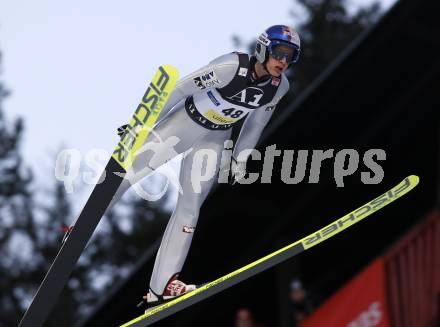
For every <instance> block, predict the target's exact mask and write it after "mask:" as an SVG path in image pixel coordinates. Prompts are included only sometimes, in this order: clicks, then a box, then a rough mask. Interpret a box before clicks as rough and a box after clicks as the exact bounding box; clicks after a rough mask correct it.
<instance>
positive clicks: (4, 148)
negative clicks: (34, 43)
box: [0, 57, 42, 326]
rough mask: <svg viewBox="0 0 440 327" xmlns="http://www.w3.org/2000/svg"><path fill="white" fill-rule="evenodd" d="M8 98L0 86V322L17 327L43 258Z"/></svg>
mask: <svg viewBox="0 0 440 327" xmlns="http://www.w3.org/2000/svg"><path fill="white" fill-rule="evenodd" d="M0 58H1V57H0ZM8 95H9V91H8V90H7V89H6V87H5V86H4V84H3V83H0V226H1V228H0V252H1V253H2V255H1V256H0V321H1V324H2V325H4V326H16V325H17V323H18V321H19V319H20V317H21V314H22V313H23V312H24V309H25V307H26V306H27V302H28V301H29V299H30V298H31V296H32V295H33V292H34V291H35V289H36V286H37V285H36V284H35V283H33V282H28V280H32V279H33V280H35V278H38V277H39V273H40V272H39V271H38V270H35V267H36V266H38V264H39V262H41V260H42V258H41V257H39V256H35V252H36V246H35V244H36V243H37V242H38V239H39V235H38V233H37V232H36V228H35V217H34V215H33V212H32V207H33V197H32V192H31V182H32V173H31V171H30V169H26V168H25V167H24V165H23V160H22V157H21V155H20V141H21V137H22V132H23V121H22V120H21V119H16V120H15V121H13V122H12V123H9V122H8V121H7V119H6V117H5V115H4V113H3V104H4V101H5V99H6V98H7V97H8Z"/></svg>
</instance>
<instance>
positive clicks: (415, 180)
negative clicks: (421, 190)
mask: <svg viewBox="0 0 440 327" xmlns="http://www.w3.org/2000/svg"><path fill="white" fill-rule="evenodd" d="M406 179H408V180H409V181H410V182H411V184H413V185H414V186H416V185H417V184H419V181H420V178H419V176H417V175H409V176H408V177H407V178H406Z"/></svg>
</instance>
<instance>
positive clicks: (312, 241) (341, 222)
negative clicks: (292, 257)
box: [120, 175, 419, 327]
mask: <svg viewBox="0 0 440 327" xmlns="http://www.w3.org/2000/svg"><path fill="white" fill-rule="evenodd" d="M418 183H419V177H418V176H415V175H411V176H408V177H407V178H405V179H404V180H403V181H402V182H401V183H399V184H398V185H397V186H395V187H394V188H392V189H391V190H390V191H388V192H386V193H384V194H383V195H381V196H379V197H377V198H375V199H374V200H372V201H370V202H368V203H367V204H365V205H363V206H362V207H360V208H358V209H356V210H354V211H352V212H350V213H349V214H347V215H345V216H343V217H342V218H339V219H337V220H335V221H334V222H333V223H331V224H329V225H327V226H325V227H324V228H322V229H320V230H318V231H317V232H314V233H312V234H310V235H308V236H306V237H304V238H302V239H301V240H299V241H296V242H294V243H291V244H289V245H287V246H285V247H283V248H281V249H279V250H277V251H275V252H273V253H270V254H268V255H266V256H264V257H262V258H261V259H258V260H256V261H254V262H252V263H250V264H248V265H246V266H244V267H242V268H240V269H237V270H235V271H233V272H231V273H229V274H227V275H224V276H223V277H220V278H218V279H216V280H214V281H212V282H209V283H207V284H205V285H203V286H201V287H200V288H197V289H196V290H194V291H191V292H189V293H187V294H184V295H182V296H180V297H178V298H176V299H174V300H172V301H170V302H167V303H164V304H162V305H160V306H157V307H156V308H154V309H152V310H151V311H148V312H147V313H145V314H143V315H141V316H139V317H137V318H135V319H133V320H131V321H129V322H127V323H125V324H123V325H121V326H120V327H127V326H132V325H133V324H135V323H137V322H140V321H142V320H144V319H147V318H148V317H151V316H153V315H154V314H156V313H158V312H161V311H163V310H165V309H167V308H169V307H172V306H173V305H175V304H177V303H179V302H182V301H185V300H186V299H188V298H191V297H193V296H196V295H197V294H200V293H202V292H204V291H206V290H207V289H209V288H211V287H213V286H215V285H217V284H219V283H222V282H224V281H226V280H228V279H230V278H232V277H234V276H237V275H239V274H241V273H243V272H245V271H247V270H249V269H252V268H253V267H255V266H258V265H260V264H262V263H263V262H265V261H267V260H269V259H271V258H274V257H276V256H277V255H279V254H281V253H283V252H286V251H287V250H289V249H292V248H294V247H296V246H298V245H301V246H302V247H303V249H304V250H307V249H309V248H311V247H313V246H315V245H317V244H319V243H321V242H322V241H325V240H326V239H328V238H330V237H332V236H334V235H336V234H338V233H340V232H342V231H343V230H345V229H347V228H348V227H350V226H352V225H354V224H355V223H357V222H359V221H361V220H362V219H364V218H366V217H368V216H369V215H371V214H372V213H374V212H376V211H378V210H379V209H381V208H383V207H384V206H386V205H388V204H390V203H391V202H393V201H395V200H397V199H398V198H400V197H401V196H402V195H404V194H406V193H408V192H409V191H411V190H412V189H413V188H414V187H416V186H417V184H418ZM144 326H147V325H144Z"/></svg>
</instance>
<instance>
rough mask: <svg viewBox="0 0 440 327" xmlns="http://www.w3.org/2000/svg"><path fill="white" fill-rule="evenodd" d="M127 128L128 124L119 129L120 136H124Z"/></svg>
mask: <svg viewBox="0 0 440 327" xmlns="http://www.w3.org/2000/svg"><path fill="white" fill-rule="evenodd" d="M127 127H128V124H125V125H122V126H120V127H118V135H119V136H122V135H124V133H125V131H126V129H127Z"/></svg>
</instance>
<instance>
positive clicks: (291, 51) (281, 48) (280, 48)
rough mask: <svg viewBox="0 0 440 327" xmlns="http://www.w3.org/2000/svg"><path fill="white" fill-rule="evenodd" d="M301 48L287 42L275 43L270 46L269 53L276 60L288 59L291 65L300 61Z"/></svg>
mask: <svg viewBox="0 0 440 327" xmlns="http://www.w3.org/2000/svg"><path fill="white" fill-rule="evenodd" d="M299 53H300V51H299V49H298V48H297V47H296V46H294V45H290V44H286V43H275V44H273V45H270V46H269V54H270V55H271V56H272V57H273V58H274V59H276V60H283V59H286V62H287V63H288V64H289V65H290V64H293V63H295V62H297V61H298V58H299Z"/></svg>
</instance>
